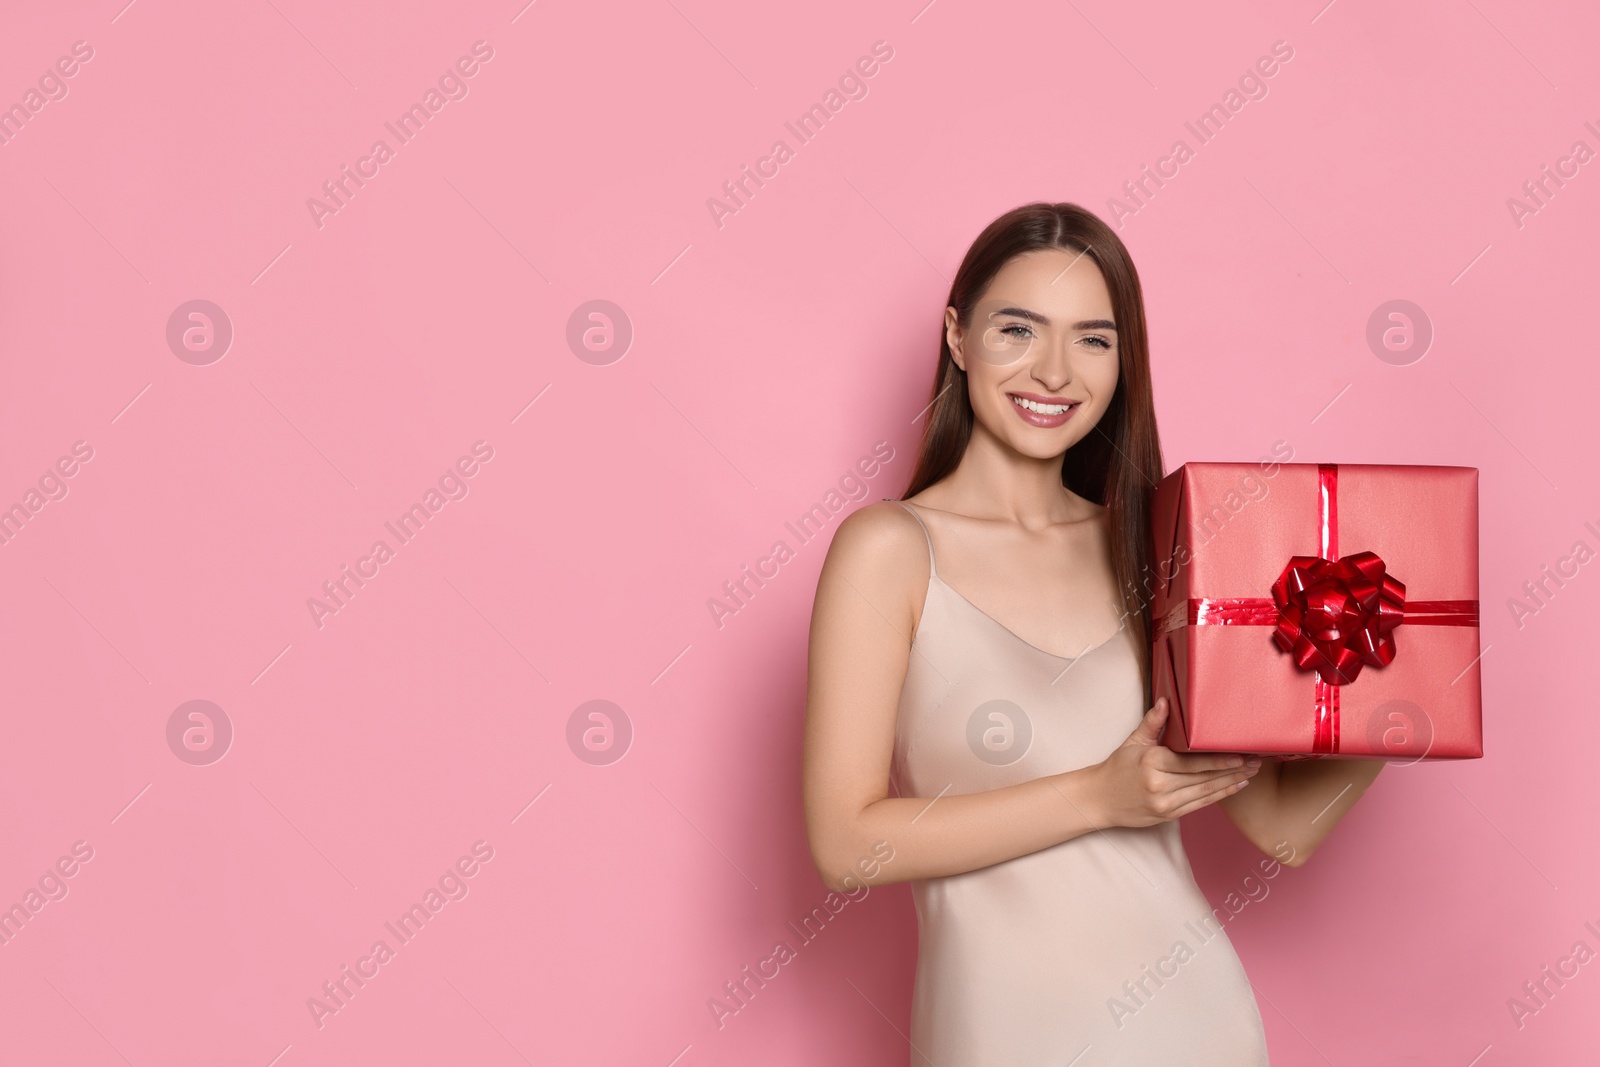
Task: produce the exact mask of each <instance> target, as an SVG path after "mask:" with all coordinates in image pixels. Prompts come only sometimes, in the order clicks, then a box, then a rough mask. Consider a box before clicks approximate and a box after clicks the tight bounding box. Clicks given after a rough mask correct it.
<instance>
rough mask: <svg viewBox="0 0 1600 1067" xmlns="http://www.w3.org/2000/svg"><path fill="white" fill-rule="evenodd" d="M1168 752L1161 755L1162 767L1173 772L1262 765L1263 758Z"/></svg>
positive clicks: (1211, 753)
mask: <svg viewBox="0 0 1600 1067" xmlns="http://www.w3.org/2000/svg"><path fill="white" fill-rule="evenodd" d="M1168 753H1169V754H1170V755H1168V756H1162V757H1159V758H1160V759H1161V769H1162V770H1164V771H1169V772H1171V773H1173V774H1199V773H1201V772H1203V771H1220V770H1226V769H1230V768H1238V767H1260V766H1261V760H1260V759H1258V758H1256V757H1255V756H1246V755H1243V754H1240V753H1234V752H1172V751H1171V750H1170V749H1169V750H1168ZM1152 758H1157V757H1154V756H1153V757H1152ZM1252 761H1254V762H1252Z"/></svg>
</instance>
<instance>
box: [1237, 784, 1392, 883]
mask: <svg viewBox="0 0 1600 1067" xmlns="http://www.w3.org/2000/svg"><path fill="white" fill-rule="evenodd" d="M1381 770H1383V760H1350V759H1321V760H1291V761H1288V762H1279V761H1277V760H1272V759H1269V760H1267V761H1266V762H1265V763H1263V764H1262V770H1261V773H1260V774H1258V775H1256V778H1255V782H1256V784H1255V788H1253V789H1247V790H1245V791H1244V792H1243V793H1240V794H1238V795H1237V796H1230V797H1227V798H1225V799H1223V801H1222V810H1223V811H1226V812H1227V813H1228V818H1230V819H1232V820H1233V824H1234V825H1235V826H1237V827H1238V828H1239V831H1240V832H1241V833H1242V834H1244V836H1245V837H1246V838H1248V839H1249V840H1250V843H1251V844H1253V845H1255V846H1256V847H1257V848H1259V849H1260V850H1261V851H1262V852H1265V853H1266V854H1267V855H1269V856H1274V857H1276V858H1278V859H1280V860H1283V862H1284V863H1286V864H1287V865H1288V866H1290V867H1299V866H1300V865H1302V864H1303V863H1305V861H1306V860H1308V859H1310V858H1311V854H1312V853H1313V852H1315V851H1316V850H1317V846H1319V845H1321V844H1322V842H1323V840H1324V839H1325V838H1326V837H1327V836H1328V835H1329V834H1330V833H1332V832H1333V828H1334V827H1335V826H1337V825H1338V823H1339V820H1340V819H1342V818H1344V816H1345V813H1346V812H1348V811H1349V810H1350V809H1351V808H1353V807H1355V805H1356V801H1358V800H1360V799H1361V794H1363V793H1365V792H1366V791H1367V787H1368V786H1370V785H1371V784H1372V783H1373V781H1374V780H1375V779H1376V778H1377V777H1378V772H1379V771H1381ZM1284 842H1288V844H1289V846H1290V847H1291V848H1292V849H1293V850H1294V851H1293V853H1292V854H1291V855H1290V857H1289V858H1288V859H1283V855H1282V853H1281V852H1280V851H1279V850H1278V849H1279V846H1280V845H1281V844H1282V843H1284Z"/></svg>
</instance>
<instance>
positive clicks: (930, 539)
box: [895, 500, 939, 578]
mask: <svg viewBox="0 0 1600 1067" xmlns="http://www.w3.org/2000/svg"><path fill="white" fill-rule="evenodd" d="M895 503H896V504H899V505H900V506H901V507H903V508H905V509H906V510H907V511H909V512H911V517H912V518H913V519H916V520H917V525H918V526H920V527H922V536H923V539H924V540H926V541H927V542H928V575H929V576H930V577H933V578H937V577H938V576H939V568H937V567H935V566H934V563H933V535H932V534H930V533H929V532H928V524H927V523H925V522H923V521H922V516H921V515H918V514H917V509H916V508H914V507H912V506H911V505H910V504H907V503H906V502H905V501H904V500H896V501H895Z"/></svg>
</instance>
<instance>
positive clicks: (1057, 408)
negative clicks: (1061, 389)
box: [1011, 396, 1073, 415]
mask: <svg viewBox="0 0 1600 1067" xmlns="http://www.w3.org/2000/svg"><path fill="white" fill-rule="evenodd" d="M1011 402H1012V403H1014V404H1016V405H1017V406H1018V407H1020V408H1025V409H1027V410H1028V411H1032V412H1034V413H1035V414H1039V415H1064V414H1066V413H1067V412H1068V411H1071V410H1072V406H1073V405H1071V404H1038V403H1035V402H1034V401H1032V400H1026V399H1024V398H1022V397H1020V396H1014V397H1012V398H1011Z"/></svg>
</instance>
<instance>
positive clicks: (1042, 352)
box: [1033, 342, 1072, 393]
mask: <svg viewBox="0 0 1600 1067" xmlns="http://www.w3.org/2000/svg"><path fill="white" fill-rule="evenodd" d="M1033 380H1034V381H1036V382H1038V383H1039V384H1040V385H1041V386H1043V387H1044V389H1045V390H1047V391H1048V392H1052V393H1059V392H1060V391H1061V390H1063V389H1065V388H1066V387H1067V386H1068V385H1069V384H1070V383H1071V382H1072V353H1071V352H1069V351H1068V350H1067V346H1066V344H1065V343H1059V342H1058V343H1053V344H1047V345H1044V346H1042V347H1041V348H1040V349H1039V355H1038V358H1037V359H1036V360H1035V361H1034V364H1033Z"/></svg>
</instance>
